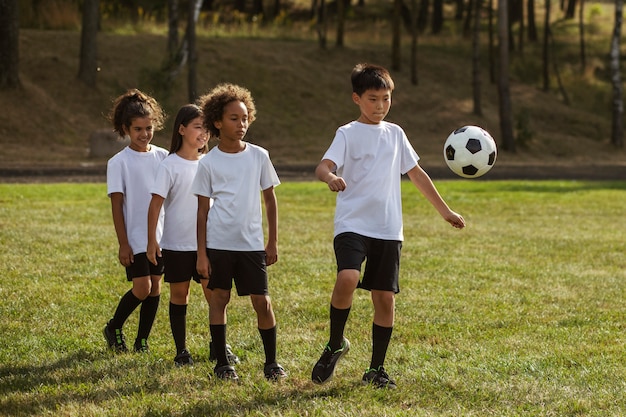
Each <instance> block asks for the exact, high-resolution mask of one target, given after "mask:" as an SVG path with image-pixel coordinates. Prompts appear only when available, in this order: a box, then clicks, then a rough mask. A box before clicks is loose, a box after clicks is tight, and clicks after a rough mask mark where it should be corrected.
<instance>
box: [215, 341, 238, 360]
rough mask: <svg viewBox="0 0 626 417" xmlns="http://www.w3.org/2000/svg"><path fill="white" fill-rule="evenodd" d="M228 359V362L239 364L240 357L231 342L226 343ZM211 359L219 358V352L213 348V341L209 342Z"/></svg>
mask: <svg viewBox="0 0 626 417" xmlns="http://www.w3.org/2000/svg"><path fill="white" fill-rule="evenodd" d="M226 359H228V363H229V364H231V365H237V364H238V363H239V357H238V356H237V355H235V353H234V352H233V350H232V348H231V347H230V345H229V344H226ZM209 360H210V361H216V360H217V354H216V353H215V350H213V342H210V343H209Z"/></svg>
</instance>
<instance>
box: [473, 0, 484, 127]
mask: <svg viewBox="0 0 626 417" xmlns="http://www.w3.org/2000/svg"><path fill="white" fill-rule="evenodd" d="M481 5H482V0H474V8H475V10H474V28H473V36H472V90H473V93H474V114H475V115H477V116H482V114H483V110H482V105H481V97H480V95H481V88H480V87H481V82H480V64H481V62H480V14H481V12H482V10H481Z"/></svg>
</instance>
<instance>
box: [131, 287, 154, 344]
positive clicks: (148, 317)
mask: <svg viewBox="0 0 626 417" xmlns="http://www.w3.org/2000/svg"><path fill="white" fill-rule="evenodd" d="M135 280H136V279H133V283H134V282H135ZM149 282H150V284H149V287H150V291H149V293H148V296H147V297H146V299H145V300H143V302H142V303H141V310H140V311H139V328H138V329H137V339H136V340H135V350H143V349H137V348H138V347H139V345H142V344H143V343H144V342H145V340H147V339H148V336H150V331H151V330H152V325H153V324H154V319H155V317H156V314H157V310H158V309H159V301H160V299H161V276H160V275H150V278H149Z"/></svg>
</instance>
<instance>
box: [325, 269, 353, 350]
mask: <svg viewBox="0 0 626 417" xmlns="http://www.w3.org/2000/svg"><path fill="white" fill-rule="evenodd" d="M359 276H360V272H359V271H358V270H356V269H343V270H341V271H339V273H338V274H337V281H336V282H335V287H334V289H333V295H332V297H331V300H330V338H329V340H328V346H329V347H330V349H331V350H332V351H335V350H337V349H339V348H341V344H342V342H343V334H344V330H345V327H346V323H347V321H348V316H349V314H350V308H351V307H352V299H353V296H354V290H355V289H356V287H357V285H358V283H359Z"/></svg>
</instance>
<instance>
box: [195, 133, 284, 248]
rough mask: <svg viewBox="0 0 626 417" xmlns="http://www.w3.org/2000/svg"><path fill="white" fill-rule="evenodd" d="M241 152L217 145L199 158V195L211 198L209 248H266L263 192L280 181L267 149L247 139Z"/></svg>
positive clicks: (197, 184) (197, 179) (208, 228)
mask: <svg viewBox="0 0 626 417" xmlns="http://www.w3.org/2000/svg"><path fill="white" fill-rule="evenodd" d="M244 143H245V145H246V147H245V149H244V150H243V151H241V152H239V153H226V152H222V151H220V150H219V148H218V147H217V146H216V147H214V148H213V149H211V151H210V152H209V153H208V154H207V155H206V156H205V157H204V158H202V160H201V161H200V163H199V164H198V172H197V173H196V178H195V179H194V181H193V186H192V191H193V193H194V194H196V195H200V196H204V197H210V198H212V199H213V206H212V207H211V209H210V210H209V219H208V222H207V242H206V245H207V248H210V249H222V250H232V251H259V250H264V249H265V243H264V238H263V221H262V220H263V219H262V210H261V191H262V190H266V189H268V188H270V187H276V186H278V185H279V184H280V180H279V179H278V175H277V174H276V171H275V170H274V166H273V165H272V162H271V160H270V157H269V153H268V152H267V150H265V149H263V148H261V147H260V146H257V145H253V144H251V143H248V142H244Z"/></svg>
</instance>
